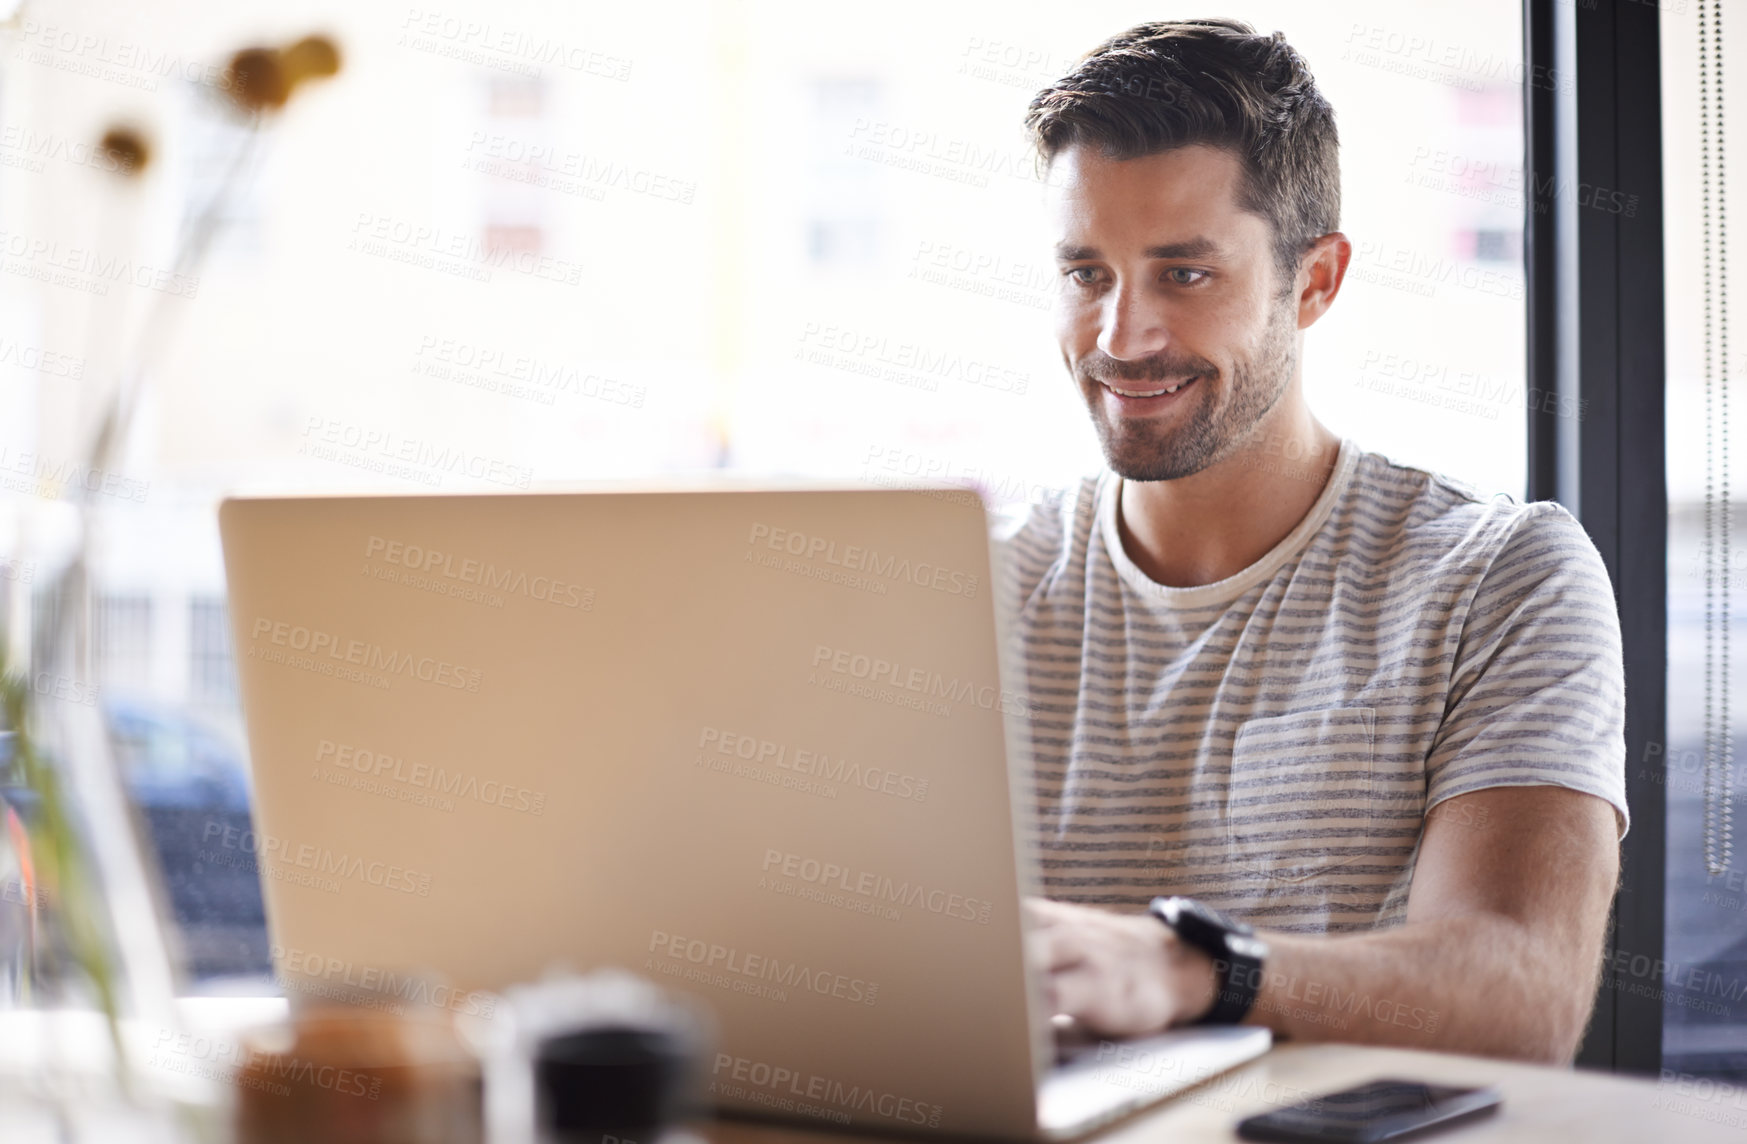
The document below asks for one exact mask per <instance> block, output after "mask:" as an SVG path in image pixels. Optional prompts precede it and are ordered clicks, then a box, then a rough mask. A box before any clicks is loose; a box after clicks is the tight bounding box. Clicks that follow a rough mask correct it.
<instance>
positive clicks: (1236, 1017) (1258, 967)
mask: <svg viewBox="0 0 1747 1144" xmlns="http://www.w3.org/2000/svg"><path fill="white" fill-rule="evenodd" d="M1147 912H1148V913H1150V914H1152V915H1153V917H1155V918H1158V919H1159V920H1160V921H1161V922H1164V923H1165V925H1167V926H1169V927H1170V929H1171V932H1172V933H1174V934H1176V935H1177V936H1178V937H1179V938H1180V939H1182V940H1183V941H1184V942H1186V943H1187V944H1189V945H1191V946H1194V947H1195V948H1196V949H1198V950H1200V951H1201V952H1202V953H1205V954H1206V955H1207V956H1208V957H1211V958H1212V959H1213V968H1214V971H1215V972H1216V973H1218V974H1219V979H1220V984H1219V991H1218V992H1217V993H1215V994H1214V997H1213V1008H1211V1009H1209V1010H1208V1011H1207V1012H1206V1014H1205V1015H1203V1016H1202V1017H1201V1019H1200V1020H1198V1021H1194V1022H1192V1023H1193V1024H1196V1025H1235V1024H1237V1023H1238V1022H1239V1021H1241V1020H1243V1019H1244V1016H1245V1014H1247V1013H1248V1012H1249V1011H1250V1006H1251V1005H1253V1004H1255V1001H1256V990H1257V989H1258V988H1259V987H1260V986H1261V984H1262V962H1263V961H1265V960H1266V959H1267V956H1268V943H1267V942H1265V941H1263V940H1262V939H1261V938H1259V937H1257V936H1256V931H1255V930H1254V929H1252V928H1251V927H1249V926H1247V925H1244V924H1243V923H1242V922H1240V921H1237V920H1235V919H1233V918H1231V917H1228V916H1227V915H1225V914H1222V913H1220V912H1219V911H1218V910H1216V909H1214V908H1213V907H1212V906H1209V905H1204V904H1203V903H1201V902H1197V901H1196V900H1195V899H1193V898H1154V899H1153V900H1152V904H1151V905H1149V906H1148V907H1147Z"/></svg>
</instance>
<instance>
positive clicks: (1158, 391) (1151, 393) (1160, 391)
mask: <svg viewBox="0 0 1747 1144" xmlns="http://www.w3.org/2000/svg"><path fill="white" fill-rule="evenodd" d="M1197 380H1199V375H1197V376H1196V377H1187V378H1184V379H1183V380H1182V381H1175V382H1172V383H1171V384H1169V385H1158V384H1156V383H1154V384H1146V385H1145V386H1144V388H1143V387H1142V386H1137V385H1135V384H1134V383H1133V382H1129V383H1127V384H1126V385H1121V386H1118V385H1112V384H1111V383H1110V382H1108V381H1103V382H1099V384H1100V385H1102V386H1103V387H1104V388H1105V389H1108V390H1109V391H1110V392H1111V393H1114V394H1116V395H1117V396H1118V397H1123V398H1127V399H1128V400H1130V401H1137V400H1140V399H1142V398H1147V397H1168V396H1170V395H1171V394H1174V393H1178V392H1181V391H1182V390H1184V389H1186V388H1187V387H1189V386H1191V385H1193V384H1195V382H1196V381H1197Z"/></svg>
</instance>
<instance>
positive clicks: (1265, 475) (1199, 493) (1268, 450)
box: [1116, 406, 1340, 588]
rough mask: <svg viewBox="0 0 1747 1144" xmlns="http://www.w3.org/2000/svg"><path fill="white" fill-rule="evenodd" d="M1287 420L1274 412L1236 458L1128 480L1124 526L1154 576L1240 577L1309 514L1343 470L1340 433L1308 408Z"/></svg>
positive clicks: (1125, 543)
mask: <svg viewBox="0 0 1747 1144" xmlns="http://www.w3.org/2000/svg"><path fill="white" fill-rule="evenodd" d="M1276 411H1277V412H1287V411H1284V410H1278V409H1277V410H1276ZM1279 420H1280V421H1281V422H1285V424H1270V423H1272V422H1274V421H1275V418H1268V419H1266V420H1265V421H1264V422H1263V424H1261V425H1258V426H1257V427H1256V431H1255V432H1254V433H1252V434H1251V435H1250V439H1249V440H1248V441H1246V442H1245V443H1244V444H1243V445H1241V446H1239V448H1238V450H1237V451H1236V452H1234V453H1233V454H1232V455H1231V456H1229V457H1226V458H1225V459H1224V460H1222V461H1220V462H1219V463H1218V464H1216V465H1213V466H1211V467H1209V468H1206V469H1203V470H1202V471H1201V472H1199V473H1196V474H1194V475H1193V476H1189V477H1183V478H1181V479H1179V480H1175V481H1129V480H1125V481H1123V482H1122V497H1121V500H1120V501H1119V502H1118V504H1117V513H1116V524H1117V530H1118V533H1119V534H1120V535H1121V537H1122V547H1123V550H1124V551H1125V552H1127V553H1128V558H1129V559H1130V560H1132V561H1134V563H1135V566H1136V567H1138V568H1139V569H1140V570H1141V571H1142V572H1144V573H1146V575H1147V577H1148V578H1149V579H1151V580H1153V581H1154V582H1156V583H1159V584H1163V585H1165V586H1166V587H1171V588H1193V587H1197V586H1199V585H1202V584H1211V583H1213V582H1215V581H1217V580H1224V579H1225V578H1226V577H1228V576H1235V575H1236V574H1237V573H1239V572H1241V571H1243V570H1244V569H1245V568H1248V567H1249V566H1250V565H1251V564H1254V563H1255V562H1256V561H1257V560H1260V559H1261V558H1262V557H1263V556H1266V555H1267V554H1268V552H1269V551H1270V550H1272V549H1273V547H1274V546H1275V545H1276V544H1278V543H1280V541H1282V540H1284V539H1285V538H1286V536H1287V534H1288V533H1290V532H1291V531H1292V530H1293V529H1294V528H1296V527H1297V526H1298V522H1299V521H1301V520H1303V519H1304V517H1305V515H1306V514H1307V513H1309V511H1310V507H1311V506H1312V505H1314V504H1315V503H1316V500H1317V498H1318V497H1319V496H1321V495H1322V490H1323V489H1324V487H1326V486H1327V484H1328V479H1329V476H1330V475H1331V474H1332V473H1333V472H1334V465H1335V461H1336V459H1337V458H1338V457H1339V455H1340V438H1339V437H1337V436H1336V435H1335V434H1334V433H1332V432H1330V431H1329V430H1328V429H1327V428H1326V427H1324V426H1323V424H1322V423H1321V422H1319V421H1317V420H1316V418H1314V417H1312V416H1311V415H1310V411H1309V410H1308V409H1306V408H1304V407H1303V406H1299V407H1298V409H1297V410H1296V411H1294V412H1292V413H1290V414H1289V415H1288V416H1287V417H1282V418H1280V419H1279Z"/></svg>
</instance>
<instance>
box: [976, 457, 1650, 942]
mask: <svg viewBox="0 0 1747 1144" xmlns="http://www.w3.org/2000/svg"><path fill="white" fill-rule="evenodd" d="M1120 488H1121V478H1120V477H1118V476H1116V475H1115V474H1113V473H1111V472H1109V471H1108V470H1106V471H1105V472H1103V473H1101V474H1099V475H1097V476H1089V477H1086V478H1085V479H1084V480H1082V481H1081V482H1080V484H1079V485H1078V487H1077V488H1073V489H1069V490H1067V491H1065V492H1061V493H1057V494H1055V495H1053V496H1051V497H1049V498H1046V499H1045V500H1044V501H1043V502H1042V503H1040V504H1035V505H1026V506H1019V508H1018V510H1016V511H1010V512H1008V513H1006V514H1000V515H997V516H996V517H995V519H994V521H993V522H992V531H993V539H994V541H995V545H994V550H995V553H996V560H997V562H998V566H999V567H1000V569H1001V577H1002V581H1003V585H1002V586H1003V591H1004V593H1005V599H1004V601H1003V604H1004V606H1005V607H1006V608H1007V609H1009V610H1008V612H1007V615H1008V616H1009V617H1010V619H1011V620H1012V621H1013V622H1012V634H1013V636H1014V637H1015V638H1016V640H1017V649H1016V650H1017V652H1018V655H1019V657H1021V658H1022V660H1023V673H1024V674H1023V679H1022V681H1021V682H1022V683H1023V690H1024V691H1025V693H1026V694H1027V696H1028V701H1029V707H1030V711H1031V717H1030V719H1029V721H1028V728H1029V735H1030V739H1031V744H1030V745H1031V751H1032V759H1033V771H1034V775H1035V779H1036V806H1037V822H1036V825H1037V841H1038V846H1039V856H1040V860H1041V864H1042V876H1043V881H1044V886H1043V889H1044V892H1045V893H1046V895H1047V896H1049V897H1052V898H1059V899H1063V900H1066V901H1078V902H1085V903H1099V904H1105V905H1113V906H1121V907H1124V908H1134V909H1141V908H1144V907H1145V905H1146V903H1147V902H1148V900H1150V899H1151V898H1152V897H1153V896H1154V895H1157V894H1183V895H1187V896H1189V897H1193V898H1198V899H1200V900H1202V901H1204V902H1207V903H1208V904H1210V905H1213V906H1216V907H1218V908H1220V909H1223V910H1226V911H1229V912H1231V913H1232V914H1234V915H1235V916H1237V917H1238V918H1240V919H1243V920H1247V921H1249V922H1251V923H1253V924H1255V925H1257V926H1259V927H1263V928H1269V929H1277V930H1287V931H1295V932H1301V933H1339V932H1349V931H1354V930H1364V929H1370V928H1373V927H1382V926H1390V925H1395V924H1398V923H1400V922H1401V921H1402V920H1403V919H1404V917H1405V914H1406V906H1407V890H1408V885H1409V883H1410V881H1411V879H1412V876H1413V867H1414V857H1415V854H1416V852H1417V849H1418V844H1419V837H1420V830H1421V827H1422V825H1423V822H1424V818H1425V815H1426V812H1427V811H1428V810H1429V809H1430V808H1431V807H1433V806H1435V805H1437V804H1438V803H1439V802H1442V801H1443V800H1445V799H1447V798H1450V797H1451V796H1453V795H1459V794H1464V793H1466V792H1469V791H1475V790H1480V789H1482V788H1485V787H1495V786H1531V785H1548V784H1551V785H1556V786H1564V787H1570V788H1572V789H1573V790H1579V791H1584V792H1587V793H1589V794H1593V795H1596V796H1599V797H1600V798H1603V799H1605V800H1607V801H1608V802H1609V803H1611V804H1612V805H1613V807H1614V809H1615V811H1616V813H1617V817H1618V820H1619V829H1620V833H1621V835H1622V836H1623V835H1624V833H1625V830H1626V825H1627V811H1626V800H1625V753H1626V752H1625V735H1624V722H1625V707H1624V686H1625V682H1624V669H1623V665H1622V662H1621V654H1620V628H1619V618H1618V615H1617V613H1616V611H1615V605H1614V599H1613V592H1612V589H1611V587H1610V585H1609V582H1608V576H1607V570H1606V568H1605V567H1604V566H1603V564H1602V561H1601V557H1600V555H1599V554H1598V553H1597V552H1596V550H1595V546H1594V544H1593V543H1591V541H1590V539H1589V537H1588V535H1587V534H1586V533H1585V532H1584V531H1583V528H1582V526H1581V525H1579V524H1578V522H1577V520H1576V519H1575V518H1574V517H1573V516H1572V515H1571V514H1570V513H1569V512H1567V511H1566V510H1565V509H1564V508H1562V507H1561V506H1559V505H1557V504H1554V503H1552V502H1546V501H1536V502H1530V503H1527V504H1522V503H1518V502H1516V501H1513V500H1511V499H1510V498H1508V497H1505V496H1503V495H1502V494H1501V495H1500V496H1498V497H1496V498H1492V499H1487V498H1485V497H1483V496H1481V495H1480V494H1478V493H1477V492H1475V491H1474V490H1473V489H1471V488H1469V487H1467V486H1464V485H1461V484H1459V483H1457V482H1454V481H1452V480H1450V479H1448V478H1445V477H1441V476H1438V475H1435V474H1432V473H1427V472H1424V471H1421V470H1419V469H1414V468H1409V467H1406V466H1403V465H1398V464H1396V463H1394V462H1392V461H1390V460H1389V459H1387V458H1386V457H1384V456H1382V455H1380V454H1377V453H1373V452H1367V451H1364V450H1362V449H1360V448H1359V447H1358V446H1356V445H1355V444H1354V443H1353V442H1352V441H1350V440H1348V441H1342V443H1341V448H1340V454H1339V457H1338V460H1337V462H1336V464H1335V467H1334V471H1333V474H1332V475H1331V476H1330V477H1329V479H1328V483H1327V485H1326V486H1325V487H1324V489H1323V492H1322V494H1321V496H1320V497H1319V498H1318V499H1317V501H1316V503H1315V504H1314V505H1313V506H1312V507H1311V509H1310V511H1309V513H1308V514H1306V516H1305V517H1304V519H1303V520H1302V521H1301V522H1300V523H1299V524H1298V526H1297V527H1295V528H1294V529H1293V530H1292V532H1291V533H1290V534H1288V535H1287V536H1286V537H1285V539H1283V540H1281V541H1280V543H1279V544H1277V545H1276V546H1275V547H1274V548H1273V550H1272V551H1270V552H1269V553H1268V554H1267V555H1266V556H1264V557H1262V558H1261V559H1260V560H1259V561H1257V562H1256V563H1254V564H1252V565H1251V566H1250V567H1248V568H1246V569H1244V570H1243V571H1241V572H1239V573H1237V574H1236V575H1234V576H1231V577H1228V578H1227V579H1224V580H1220V581H1218V582H1216V583H1212V584H1207V585H1203V586H1199V587H1192V588H1170V587H1165V586H1164V585H1161V584H1158V583H1156V582H1155V581H1153V580H1151V579H1149V578H1148V577H1147V576H1146V574H1145V573H1143V572H1142V571H1141V570H1140V569H1139V568H1138V567H1136V566H1135V564H1134V562H1133V561H1131V560H1130V559H1129V557H1128V554H1127V553H1126V552H1125V551H1124V550H1123V546H1122V542H1121V539H1120V537H1119V535H1118V531H1117V520H1116V510H1117V500H1118V494H1119V492H1120ZM1469 817H1470V818H1471V817H1472V815H1470V816H1469ZM1453 821H1454V822H1456V823H1457V824H1460V823H1462V822H1463V821H1464V820H1463V819H1462V818H1461V817H1457V818H1455V819H1453ZM1476 825H1478V824H1477V823H1476Z"/></svg>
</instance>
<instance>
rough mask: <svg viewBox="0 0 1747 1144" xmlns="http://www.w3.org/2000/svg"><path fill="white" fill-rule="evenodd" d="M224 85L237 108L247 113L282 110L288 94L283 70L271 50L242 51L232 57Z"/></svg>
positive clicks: (277, 55)
mask: <svg viewBox="0 0 1747 1144" xmlns="http://www.w3.org/2000/svg"><path fill="white" fill-rule="evenodd" d="M224 85H225V89H226V90H227V91H229V92H230V94H231V98H232V99H234V100H236V102H237V105H238V106H240V107H242V108H244V109H245V110H248V111H267V110H270V109H273V108H277V107H283V106H285V100H286V98H287V97H288V96H289V95H290V94H291V85H290V84H289V83H287V82H286V78H285V68H284V67H283V66H282V65H281V64H280V62H279V53H278V52H277V51H276V50H274V49H273V48H244V49H243V50H242V51H240V52H238V53H237V54H236V55H234V56H232V57H231V62H230V66H229V67H228V68H226V69H225V73H224Z"/></svg>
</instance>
